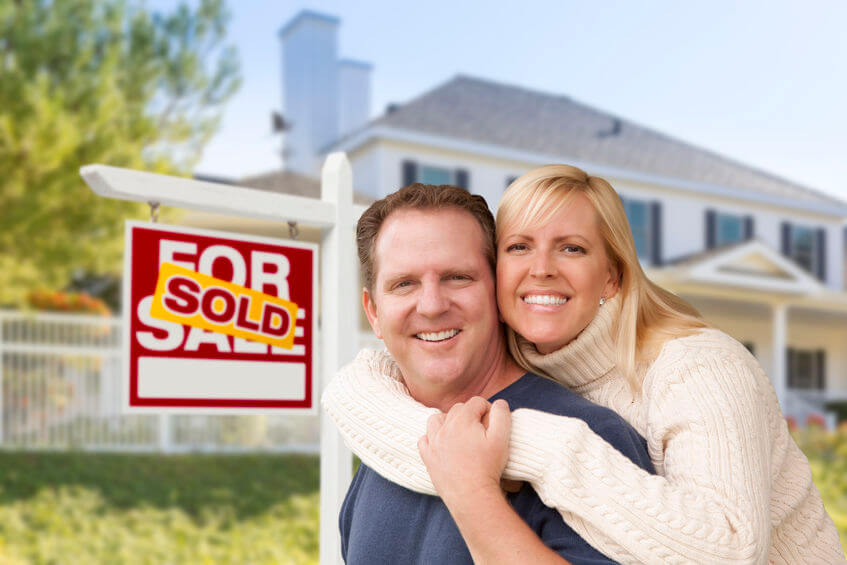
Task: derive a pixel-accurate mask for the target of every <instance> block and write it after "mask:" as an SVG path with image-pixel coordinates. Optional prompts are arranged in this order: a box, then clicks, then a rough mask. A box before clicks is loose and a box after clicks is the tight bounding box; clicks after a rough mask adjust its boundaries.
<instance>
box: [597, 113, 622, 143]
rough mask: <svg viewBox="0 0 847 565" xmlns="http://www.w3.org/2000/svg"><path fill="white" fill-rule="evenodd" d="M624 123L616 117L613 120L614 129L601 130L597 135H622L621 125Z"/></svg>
mask: <svg viewBox="0 0 847 565" xmlns="http://www.w3.org/2000/svg"><path fill="white" fill-rule="evenodd" d="M622 126H623V124H622V123H621V120H620V119H619V118H614V119H613V120H612V129H609V130H600V131H598V132H597V137H601V138H602V137H613V136H615V135H620V133H621V127H622Z"/></svg>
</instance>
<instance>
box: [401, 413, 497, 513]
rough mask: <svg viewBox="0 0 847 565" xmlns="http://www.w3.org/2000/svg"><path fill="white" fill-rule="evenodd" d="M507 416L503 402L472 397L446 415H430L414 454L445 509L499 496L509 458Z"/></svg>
mask: <svg viewBox="0 0 847 565" xmlns="http://www.w3.org/2000/svg"><path fill="white" fill-rule="evenodd" d="M510 431H511V413H510V412H509V405H508V403H507V402H506V401H505V400H496V401H495V402H494V404H489V403H488V401H486V400H484V399H483V398H481V397H478V396H475V397H473V398H471V399H470V400H468V401H467V402H465V403H462V402H460V403H457V404H455V405H454V406H453V407H452V408H450V411H449V412H448V413H447V414H434V415H432V416H431V417H430V418H429V421H428V422H427V432H426V435H424V436H421V438H420V440H418V450H419V451H420V454H421V459H423V462H424V464H425V465H426V468H427V470H428V471H429V475H430V477H431V478H432V482H433V484H434V485H435V490H436V491H437V492H438V494H439V496H441V498H442V499H443V500H444V502H445V504H447V505H448V507H449V506H452V505H453V504H458V505H462V504H466V503H472V501H473V500H474V499H475V498H476V497H477V496H478V495H479V494H480V492H481V491H488V492H494V491H497V492H500V475H502V473H503V469H504V468H505V466H506V461H507V460H508V458H509V434H510Z"/></svg>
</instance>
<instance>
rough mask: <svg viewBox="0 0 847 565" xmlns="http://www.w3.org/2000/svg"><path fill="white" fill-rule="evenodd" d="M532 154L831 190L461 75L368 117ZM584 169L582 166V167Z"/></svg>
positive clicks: (814, 194) (809, 197) (815, 196)
mask: <svg viewBox="0 0 847 565" xmlns="http://www.w3.org/2000/svg"><path fill="white" fill-rule="evenodd" d="M369 126H370V127H372V126H385V127H389V128H396V129H402V130H412V131H417V132H421V133H426V134H431V135H438V136H444V137H449V138H454V139H461V140H466V141H472V142H478V143H484V144H490V145H496V146H501V147H506V148H511V149H517V150H520V151H526V152H532V153H538V154H540V155H558V156H561V157H562V159H563V160H564V161H565V162H567V159H573V160H578V161H582V162H589V163H596V164H598V165H605V166H611V167H616V168H621V169H627V170H633V171H639V172H642V173H647V174H653V175H659V176H663V177H668V178H676V179H681V180H688V181H694V182H699V183H705V184H709V185H716V186H723V187H728V188H733V189H735V188H738V189H741V190H747V191H752V192H757V193H760V194H763V195H768V196H778V197H781V198H787V199H793V200H795V201H802V202H808V203H814V204H824V205H835V206H838V207H839V208H843V207H844V206H847V203H844V202H842V201H840V200H838V199H836V198H834V197H832V196H829V195H827V194H824V193H822V192H819V191H817V190H813V189H811V188H808V187H805V186H802V185H800V184H797V183H794V182H791V181H788V180H785V179H782V178H779V177H777V176H775V175H772V174H769V173H766V172H764V171H761V170H758V169H755V168H752V167H750V166H747V165H744V164H742V163H738V162H736V161H733V160H732V159H729V158H726V157H723V156H721V155H718V154H715V153H713V152H711V151H708V150H705V149H701V148H699V147H695V146H693V145H691V144H688V143H685V142H683V141H680V140H677V139H673V138H672V137H669V136H667V135H664V134H662V133H659V132H656V131H653V130H651V129H649V128H646V127H644V126H640V125H638V124H635V123H633V122H629V121H627V120H623V119H620V118H617V117H615V116H613V115H611V114H608V113H606V112H603V111H601V110H597V109H595V108H592V107H590V106H587V105H585V104H582V103H579V102H575V101H574V100H571V99H570V98H568V97H566V96H556V95H552V94H547V93H543V92H537V91H533V90H528V89H525V88H521V87H517V86H511V85H504V84H498V83H494V82H491V81H487V80H482V79H477V78H472V77H468V76H461V75H460V76H457V77H455V78H453V79H451V80H449V81H448V82H446V83H444V84H442V85H440V86H438V87H436V88H434V89H433V90H431V91H429V92H426V93H424V94H422V95H421V96H419V97H418V98H415V99H414V100H412V101H410V102H408V103H406V104H403V105H399V106H397V107H396V109H395V110H394V111H392V112H389V113H387V114H385V115H383V116H381V117H380V118H377V119H376V120H374V121H373V122H371V123H370V124H369ZM589 172H590V171H589Z"/></svg>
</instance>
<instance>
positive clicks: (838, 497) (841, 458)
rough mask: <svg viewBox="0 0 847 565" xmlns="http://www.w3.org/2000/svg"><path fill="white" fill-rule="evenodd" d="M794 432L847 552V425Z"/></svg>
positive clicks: (810, 427)
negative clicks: (832, 430) (830, 429)
mask: <svg viewBox="0 0 847 565" xmlns="http://www.w3.org/2000/svg"><path fill="white" fill-rule="evenodd" d="M792 435H793V436H794V439H795V441H796V442H797V445H799V446H800V449H801V450H803V453H804V454H805V455H806V457H807V458H808V459H809V464H810V465H811V467H812V479H813V480H814V481H815V486H817V487H818V490H819V491H820V493H821V497H822V498H823V503H824V506H825V507H826V511H827V512H828V513H829V515H830V516H831V517H832V520H833V522H835V527H836V528H838V533H839V535H840V536H841V547H842V548H843V549H844V550H845V551H847V424H842V425H841V426H840V427H839V428H838V429H837V430H836V431H835V432H827V431H825V430H824V429H823V428H821V427H820V426H807V427H806V428H804V429H802V430H795V431H794V432H793V434H792Z"/></svg>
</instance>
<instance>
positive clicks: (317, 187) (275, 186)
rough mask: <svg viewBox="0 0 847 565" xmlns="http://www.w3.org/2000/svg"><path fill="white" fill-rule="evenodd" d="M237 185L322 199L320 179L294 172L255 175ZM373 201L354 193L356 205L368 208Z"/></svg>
mask: <svg viewBox="0 0 847 565" xmlns="http://www.w3.org/2000/svg"><path fill="white" fill-rule="evenodd" d="M237 184H239V185H241V186H247V187H250V188H257V189H259V190H266V191H268V192H280V193H284V194H293V195H294V196H306V197H308V198H318V199H319V198H320V197H321V182H320V181H319V180H318V179H315V178H312V177H307V176H305V175H301V174H299V173H295V172H292V171H270V172H267V173H262V174H259V175H253V176H249V177H245V178H242V179H240V180H239V181H238V183H237ZM373 201H374V199H373V198H371V197H370V196H367V195H365V194H362V193H361V192H358V191H356V190H354V191H353V202H354V203H355V204H363V205H366V206H367V205H369V204H371V203H373Z"/></svg>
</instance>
